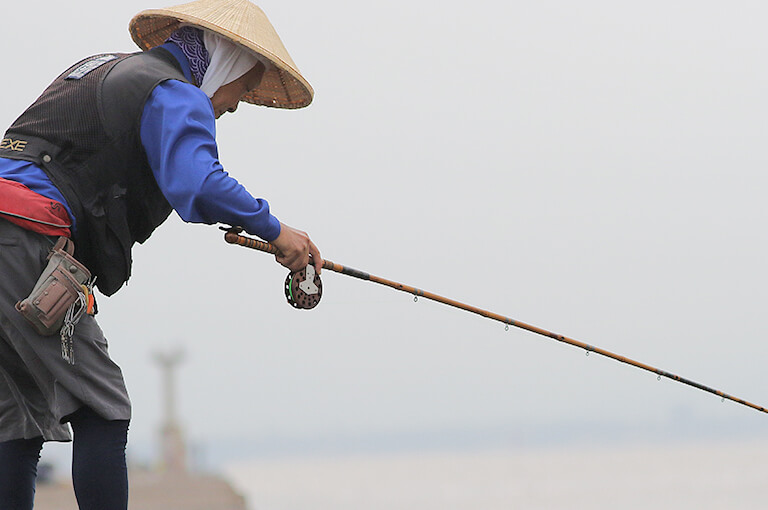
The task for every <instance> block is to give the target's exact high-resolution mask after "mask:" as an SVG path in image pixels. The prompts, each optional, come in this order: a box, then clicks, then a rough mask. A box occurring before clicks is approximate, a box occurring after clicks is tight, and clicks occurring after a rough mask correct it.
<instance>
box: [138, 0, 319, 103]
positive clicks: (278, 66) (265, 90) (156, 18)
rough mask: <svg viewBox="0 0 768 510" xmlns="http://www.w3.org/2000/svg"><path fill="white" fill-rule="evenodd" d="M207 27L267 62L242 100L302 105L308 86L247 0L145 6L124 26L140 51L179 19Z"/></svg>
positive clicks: (163, 36) (309, 93) (160, 38)
mask: <svg viewBox="0 0 768 510" xmlns="http://www.w3.org/2000/svg"><path fill="white" fill-rule="evenodd" d="M182 23H183V24H185V25H193V26H197V27H199V28H203V29H205V30H210V31H212V32H215V33H217V34H219V35H222V36H224V37H226V38H227V39H230V40H231V41H233V42H234V43H236V44H238V45H240V46H242V47H244V48H246V49H248V50H250V51H251V52H253V53H256V54H258V55H261V56H263V57H265V58H267V59H268V60H269V61H271V62H272V64H273V67H271V68H270V69H269V70H268V71H267V72H266V73H265V74H264V78H263V79H262V80H261V85H259V88H257V89H255V90H252V91H251V92H249V93H248V94H247V95H246V96H245V97H243V101H247V102H249V103H253V104H260V105H264V106H272V107H275V108H302V107H304V106H307V105H308V104H309V103H311V102H312V97H313V95H314V91H313V90H312V87H311V86H310V85H309V83H308V82H307V80H305V79H304V77H303V76H302V75H301V73H299V70H298V68H297V67H296V64H294V63H293V60H292V59H291V56H290V55H289V54H288V51H287V50H286V49H285V46H283V43H282V41H281V40H280V37H278V35H277V32H275V29H274V28H273V27H272V24H271V23H270V22H269V20H268V19H267V16H266V15H265V14H264V12H263V11H262V10H261V9H259V8H258V7H257V6H255V5H253V4H252V3H251V2H249V1H248V0H197V1H195V2H190V3H187V4H182V5H177V6H174V7H168V8H167V9H149V10H145V11H142V12H140V13H139V14H137V15H136V16H134V18H133V19H132V20H131V23H130V25H129V27H128V29H129V30H130V32H131V37H133V40H134V42H135V43H136V44H138V45H139V47H140V48H141V49H142V50H148V49H150V48H154V47H155V46H159V45H161V44H163V43H164V42H165V41H166V39H168V37H169V36H170V35H171V34H172V33H173V31H174V30H176V29H177V28H178V27H179V26H180V25H181V24H182Z"/></svg>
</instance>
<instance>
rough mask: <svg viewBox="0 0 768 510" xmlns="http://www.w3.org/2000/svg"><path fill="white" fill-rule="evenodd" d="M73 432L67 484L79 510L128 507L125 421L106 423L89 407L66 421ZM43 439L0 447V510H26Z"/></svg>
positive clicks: (112, 509) (117, 509)
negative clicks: (70, 473)
mask: <svg viewBox="0 0 768 510" xmlns="http://www.w3.org/2000/svg"><path fill="white" fill-rule="evenodd" d="M68 419H69V422H70V423H71V425H72V430H73V432H74V441H73V443H72V482H73V484H74V487H75V496H76V497H77V504H78V506H79V507H80V510H125V509H127V508H128V469H127V467H126V462H125V445H126V443H127V441H128V423H129V422H128V420H115V421H109V420H105V419H104V418H102V417H100V416H99V415H97V414H96V413H95V412H93V411H92V410H91V409H90V408H88V407H82V408H80V409H79V410H78V411H77V412H75V413H74V414H72V415H71V416H70V417H69V418H68ZM42 447H43V439H42V438H40V437H37V438H34V439H16V440H13V441H6V442H0V508H2V509H3V510H31V509H32V506H33V504H34V499H35V480H36V478H37V463H38V461H39V460H40V451H41V450H42Z"/></svg>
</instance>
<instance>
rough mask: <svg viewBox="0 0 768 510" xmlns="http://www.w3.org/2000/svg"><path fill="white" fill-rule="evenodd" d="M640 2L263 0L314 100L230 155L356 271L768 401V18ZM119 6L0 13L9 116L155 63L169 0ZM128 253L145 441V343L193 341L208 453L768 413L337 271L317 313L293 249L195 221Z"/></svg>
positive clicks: (117, 302) (236, 127)
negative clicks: (86, 79)
mask: <svg viewBox="0 0 768 510" xmlns="http://www.w3.org/2000/svg"><path fill="white" fill-rule="evenodd" d="M171 3H173V2H171ZM632 4H633V5H627V3H626V2H609V1H596V0H585V1H582V2H569V1H564V0H562V1H539V2H518V1H508V2H499V1H496V2H488V1H475V2H446V1H436V0H416V1H414V0H409V1H403V0H394V1H390V2H386V3H383V4H377V5H374V4H371V3H369V2H342V1H338V0H329V1H326V2H310V1H305V0H302V1H284V0H283V1H276V0H265V1H263V2H261V3H260V4H259V5H260V6H261V7H262V8H263V9H264V11H265V12H266V14H267V15H268V16H269V18H270V19H271V21H272V23H273V24H274V25H275V27H276V29H277V31H278V33H279V34H280V35H281V38H282V39H283V42H284V43H285V46H286V47H287V48H288V51H289V52H290V53H291V56H292V57H293V59H294V61H295V62H296V64H297V65H298V67H299V69H300V70H301V71H302V73H303V74H304V75H305V77H306V78H307V80H308V81H309V82H310V83H311V84H312V86H313V87H314V90H315V93H316V94H315V100H314V103H313V104H312V105H311V106H310V107H309V108H306V109H303V110H298V111H279V110H270V109H266V108H261V107H255V106H250V105H243V106H241V108H240V110H239V111H238V112H237V113H236V114H234V115H225V116H224V117H223V118H222V119H220V120H219V122H218V140H219V146H220V156H221V161H222V163H223V165H224V166H225V168H226V169H227V170H228V171H229V172H230V173H232V174H233V175H234V176H235V177H237V178H238V179H239V180H240V181H241V182H242V183H243V184H244V185H245V186H246V187H247V188H248V189H249V190H250V191H251V192H252V193H253V194H254V195H256V196H260V197H264V198H266V199H268V200H269V202H270V204H271V206H272V210H273V212H274V213H275V214H276V215H277V216H278V218H280V219H281V220H282V221H283V222H285V223H288V224H290V225H293V226H296V227H299V228H302V229H304V230H306V231H308V232H309V233H310V235H311V236H312V238H313V240H314V241H315V242H316V243H317V245H318V246H319V247H320V249H321V251H322V253H323V255H324V256H325V257H327V258H329V259H331V260H333V261H334V262H338V263H341V264H345V265H349V266H352V267H355V268H358V269H361V270H364V271H368V272H370V273H373V274H377V275H379V276H382V277H385V278H389V279H393V280H397V281H401V282H404V283H406V284H409V285H414V286H417V287H420V288H423V289H426V290H430V291H432V292H436V293H438V294H443V295H446V296H448V297H451V298H453V299H457V300H460V301H464V302H467V303H470V304H473V305H475V306H479V307H483V308H487V309H490V310H492V311H495V312H498V313H501V314H504V315H507V316H510V317H512V318H515V319H519V320H522V321H525V322H528V323H532V324H535V325H538V326H541V327H544V328H547V329H550V330H554V331H556V332H558V333H562V334H565V335H568V336H571V337H573V338H576V339H578V340H581V341H584V342H588V343H591V344H594V345H597V346H599V347H602V348H605V349H609V350H612V351H615V352H618V353H621V354H624V355H626V356H629V357H632V358H634V359H637V360H639V361H642V362H645V363H648V364H651V365H655V366H657V367H659V368H662V369H665V370H668V371H671V372H674V373H678V374H680V375H682V376H684V377H687V378H690V379H693V380H695V381H698V382H701V383H704V384H707V385H710V386H714V387H716V388H718V389H721V390H723V391H725V392H727V393H731V394H734V395H737V396H739V397H742V398H744V399H747V400H750V401H753V402H755V403H757V404H761V405H768V390H767V389H766V388H767V386H766V375H765V368H764V367H765V360H766V359H768V342H766V336H768V335H767V333H768V324H766V321H765V318H766V314H765V312H764V310H765V306H766V303H768V285H767V283H768V281H767V280H768V271H766V269H765V260H766V258H768V233H767V232H766V228H765V227H766V225H767V224H768V205H767V204H766V201H765V199H764V193H765V189H766V185H768V176H767V175H766V172H765V168H766V163H768V161H767V160H768V157H767V156H766V151H765V140H766V135H768V132H767V130H766V125H767V124H766V118H768V100H767V99H766V93H765V91H766V87H767V86H768V70H767V67H766V65H765V54H766V35H765V24H764V20H765V18H766V16H768V6H766V4H765V3H764V2H757V1H739V2H728V3H724V2H714V1H700V0H699V1H696V2H694V1H674V2H669V1H664V2H661V1H655V0H652V1H646V2H642V3H639V2H633V3H632ZM105 5H106V4H104V2H96V1H92V0H74V1H73V2H66V3H62V2H51V1H35V0H30V1H27V2H24V3H23V4H20V5H18V6H17V7H16V17H14V16H11V15H9V14H8V13H6V14H5V15H4V16H2V18H0V41H2V46H3V47H4V55H5V60H4V62H5V64H4V66H3V68H4V69H5V71H4V76H5V79H4V80H3V85H2V87H3V94H2V101H0V124H2V125H3V126H7V125H9V124H10V123H11V122H12V121H13V120H14V119H15V118H16V116H17V115H18V114H19V113H21V111H22V110H23V109H24V108H25V107H26V106H27V105H28V104H29V103H30V102H31V101H33V100H34V99H35V97H37V95H38V94H39V93H40V92H41V91H42V89H43V88H44V87H45V86H46V85H47V84H48V83H49V82H50V81H51V79H52V78H53V77H54V76H55V75H56V74H58V73H59V72H60V71H62V70H63V69H65V68H66V67H68V66H69V65H70V64H71V63H73V62H74V61H76V60H78V59H80V58H82V57H84V56H86V55H89V54H92V53H98V52H103V51H134V45H133V43H132V41H131V39H130V36H129V34H128V31H127V25H128V21H129V20H130V18H131V17H132V16H133V15H134V14H136V13H137V12H139V11H140V10H142V9H146V8H155V7H165V6H166V4H165V3H162V2H161V3H160V4H158V3H155V2H149V1H145V0H127V1H121V2H112V3H110V4H109V6H108V8H107V7H105ZM134 257H135V263H134V271H133V273H134V276H133V278H132V279H131V281H130V283H129V285H128V286H127V287H126V288H124V289H123V290H121V291H120V292H119V293H118V294H117V295H116V296H114V297H112V298H108V299H107V298H102V299H100V301H99V304H100V314H99V319H100V323H101V325H102V328H103V329H104V330H105V332H106V335H107V338H108V339H109V341H110V350H111V354H112V356H113V357H114V359H115V360H116V361H117V362H118V363H119V364H120V365H121V366H122V368H123V371H124V373H125V377H126V380H127V383H128V387H129V391H130V393H131V396H132V399H133V402H134V419H133V422H132V426H131V437H132V441H133V444H135V445H137V446H136V447H137V448H140V447H141V445H146V444H150V443H151V442H152V441H154V440H155V437H156V430H157V427H158V424H159V420H160V392H159V389H160V386H159V384H160V382H159V381H160V378H159V371H158V369H157V367H156V365H155V364H154V363H153V361H152V353H153V352H155V351H157V350H164V349H168V348H171V347H175V346H183V347H184V349H185V350H186V352H187V361H186V362H185V364H184V365H182V367H181V369H180V372H179V374H178V381H179V383H180V386H181V388H182V393H181V395H180V400H181V401H180V411H181V414H182V416H183V418H184V419H185V420H187V424H186V431H187V433H188V435H189V437H190V439H191V440H192V441H193V442H195V443H196V444H199V445H202V447H203V448H210V447H211V446H206V445H215V444H216V443H217V442H220V441H235V440H244V442H243V443H242V444H243V445H244V446H243V447H244V448H245V447H247V445H248V444H249V443H254V444H255V443H258V444H268V443H270V442H282V443H285V442H291V441H294V440H295V441H296V442H297V443H302V442H307V443H312V442H313V441H315V442H316V441H319V440H320V439H321V438H329V437H333V438H336V440H337V441H339V442H340V443H341V445H342V446H343V445H344V443H345V442H347V441H348V442H349V444H353V443H354V442H355V441H357V440H359V439H360V438H366V437H370V438H376V437H399V436H409V435H410V436H413V435H419V434H422V435H423V436H424V437H425V438H426V439H425V441H427V442H429V441H434V440H435V438H439V437H440V435H441V434H444V435H445V436H446V437H453V435H457V434H460V433H461V434H469V435H472V434H475V435H477V436H483V435H488V434H495V437H497V438H499V440H500V441H505V440H508V441H510V442H512V441H519V440H520V438H519V437H518V436H517V435H516V434H518V433H519V431H520V430H531V429H535V428H540V429H541V430H543V431H547V430H552V431H557V430H565V429H567V428H569V427H573V428H578V427H581V428H584V427H594V429H595V430H605V431H606V433H610V431H617V430H622V429H628V428H631V429H632V430H635V431H636V432H635V434H636V435H637V436H638V437H639V438H640V439H643V438H644V434H645V433H644V432H643V430H656V431H658V430H659V429H664V430H666V431H668V432H669V433H670V434H673V435H675V436H684V435H686V434H687V433H688V431H689V430H690V429H691V428H693V427H703V428H705V429H707V430H711V431H712V433H713V434H721V435H723V436H725V435H731V434H740V435H741V434H744V433H746V432H747V431H749V432H750V433H753V432H755V431H760V430H764V429H765V425H766V423H768V422H766V421H765V420H766V419H767V418H766V417H765V416H764V415H761V414H760V413H758V412H756V411H753V410H750V409H747V408H745V407H742V406H739V405H737V404H733V403H729V402H727V403H725V404H721V403H720V402H719V399H718V398H717V397H715V396H712V395H708V394H706V393H703V392H700V391H697V390H694V389H692V388H688V387H686V386H683V385H680V384H677V383H674V382H671V381H668V380H663V381H662V382H657V381H656V377H655V376H654V375H653V374H650V373H647V372H643V371H640V370H637V369H635V368H632V367H629V366H626V365H621V364H619V363H616V362H614V361H611V360H608V359H605V358H601V357H599V356H596V355H592V356H589V357H585V356H584V352H583V351H580V350H577V349H574V348H572V347H569V346H566V345H562V344H559V343H557V342H554V341H552V340H549V339H546V338H543V337H538V336H536V335H533V334H531V333H527V332H525V331H520V330H515V329H513V330H510V331H505V330H504V326H503V325H502V324H499V323H494V322H492V321H489V320H487V319H483V318H481V317H478V316H473V315H470V314H467V313H466V312H462V311H459V310H455V309H452V308H448V307H446V306H443V305H439V304H437V303H431V302H428V301H425V300H420V301H419V302H418V303H416V304H414V303H413V299H412V297H411V296H409V295H407V294H402V293H398V292H396V291H393V290H390V289H387V288H385V287H380V286H376V285H374V284H370V283H365V282H360V281H358V280H353V279H350V278H348V277H345V276H341V275H337V274H334V273H330V272H326V273H324V278H323V282H324V290H325V293H324V297H323V301H322V303H321V304H320V305H319V307H318V308H316V309H315V310H313V311H296V310H294V309H292V308H291V307H289V306H288V305H287V304H286V303H285V299H284V297H283V289H282V286H283V281H284V279H285V276H286V271H285V270H284V269H283V268H282V267H281V266H279V265H277V264H276V263H275V262H274V260H272V259H271V257H270V256H268V255H264V254H260V253H258V252H253V251H250V250H245V249H242V248H239V247H233V246H229V245H227V244H225V243H224V241H223V240H222V235H221V233H220V232H219V231H218V230H216V228H215V227H208V226H200V225H186V224H184V223H182V222H181V220H180V219H179V218H178V216H176V215H173V216H172V217H171V218H170V219H169V221H168V222H167V223H166V224H165V225H164V226H163V227H162V228H161V229H159V230H158V231H157V232H156V233H155V235H153V237H152V238H151V239H150V240H149V241H148V242H147V243H146V244H145V245H144V246H140V247H139V248H137V249H135V250H134ZM553 433H554V432H553ZM648 434H650V432H649V433H648ZM649 437H650V436H649ZM595 438H596V439H597V440H599V435H598V434H597V433H596V435H595Z"/></svg>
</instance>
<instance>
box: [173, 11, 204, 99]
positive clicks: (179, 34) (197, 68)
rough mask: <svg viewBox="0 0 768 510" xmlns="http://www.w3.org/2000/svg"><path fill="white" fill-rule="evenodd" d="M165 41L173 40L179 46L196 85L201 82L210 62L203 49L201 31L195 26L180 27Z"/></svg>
mask: <svg viewBox="0 0 768 510" xmlns="http://www.w3.org/2000/svg"><path fill="white" fill-rule="evenodd" d="M166 42H173V43H176V45H177V46H178V47H179V48H181V51H182V52H184V56H185V57H187V61H189V68H190V70H191V71H192V76H194V77H195V80H196V81H197V86H198V87H199V86H200V84H202V83H203V76H205V71H206V70H207V69H208V64H210V63H211V57H210V56H209V55H208V50H207V49H205V43H204V42H203V31H202V30H200V29H199V28H195V27H190V26H186V27H181V28H179V29H177V30H176V31H174V32H173V33H172V34H171V36H170V37H169V38H168V39H167V40H166Z"/></svg>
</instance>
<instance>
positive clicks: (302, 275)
mask: <svg viewBox="0 0 768 510" xmlns="http://www.w3.org/2000/svg"><path fill="white" fill-rule="evenodd" d="M221 230H225V231H226V234H224V240H225V241H226V242H228V243H230V244H236V245H240V246H244V247H246V248H251V249H254V250H258V251H262V252H265V253H271V254H272V255H276V254H277V253H278V249H277V248H276V247H275V246H274V245H272V244H269V243H266V242H264V241H259V240H257V239H253V238H251V237H246V236H243V235H241V234H240V232H242V229H241V228H239V227H230V228H224V227H221ZM323 269H327V270H329V271H333V272H336V273H341V274H343V275H347V276H351V277H353V278H358V279H360V280H365V281H369V282H374V283H378V284H380V285H385V286H387V287H391V288H393V289H396V290H399V291H402V292H407V293H409V294H413V295H414V300H416V299H418V298H420V297H421V298H425V299H430V300H432V301H437V302H438V303H443V304H445V305H448V306H452V307H454V308H460V309H461V310H465V311H467V312H471V313H475V314H477V315H481V316H483V317H486V318H488V319H492V320H495V321H499V322H502V323H504V324H505V328H506V329H509V326H514V327H516V328H520V329H524V330H527V331H530V332H532V333H536V334H538V335H542V336H545V337H548V338H552V339H554V340H557V341H558V342H562V343H566V344H569V345H572V346H574V347H578V348H580V349H584V350H585V351H587V355H589V353H591V352H594V353H597V354H600V355H602V356H605V357H607V358H611V359H614V360H616V361H620V362H621V363H626V364H628V365H632V366H633V367H637V368H640V369H642V370H647V371H648V372H652V373H654V374H656V375H657V378H658V379H659V380H661V378H662V377H666V378H667V379H671V380H673V381H676V382H679V383H682V384H686V385H688V386H692V387H694V388H696V389H699V390H702V391H706V392H708V393H712V394H714V395H717V396H719V397H720V398H722V399H723V400H726V399H727V400H731V401H733V402H736V403H738V404H742V405H745V406H747V407H751V408H752V409H756V410H757V411H761V412H764V413H768V409H766V408H765V407H763V406H759V405H757V404H753V403H751V402H747V401H746V400H743V399H740V398H738V397H734V396H733V395H729V394H727V393H723V392H722V391H720V390H716V389H714V388H710V387H709V386H705V385H703V384H700V383H698V382H695V381H692V380H690V379H686V378H684V377H680V376H679V375H676V374H673V373H671V372H667V371H666V370H661V369H659V368H656V367H653V366H651V365H647V364H645V363H641V362H639V361H635V360H633V359H631V358H627V357H626V356H622V355H620V354H616V353H613V352H611V351H607V350H605V349H601V348H600V347H595V346H594V345H590V344H587V343H584V342H580V341H578V340H574V339H573V338H568V337H567V336H563V335H560V334H557V333H553V332H551V331H547V330H546V329H543V328H540V327H537V326H533V325H531V324H526V323H525V322H522V321H518V320H514V319H511V318H509V317H506V316H504V315H499V314H497V313H494V312H490V311H488V310H483V309H482V308H477V307H475V306H471V305H468V304H465V303H461V302H459V301H455V300H453V299H449V298H446V297H443V296H440V295H437V294H433V293H432V292H427V291H425V290H421V289H418V288H416V287H411V286H410V285H405V284H402V283H398V282H395V281H392V280H387V279H385V278H381V277H379V276H375V275H372V274H369V273H366V272H363V271H359V270H357V269H353V268H351V267H347V266H342V265H341V264H336V263H335V262H331V261H330V260H328V259H325V260H323ZM322 291H323V287H322V282H321V280H320V275H318V274H316V273H315V270H314V267H313V266H312V265H311V264H310V265H309V266H307V268H306V269H302V270H301V271H298V272H295V273H291V274H289V275H288V277H287V278H286V280H285V297H286V299H287V300H288V303H289V304H291V305H292V306H293V307H294V308H298V309H304V310H308V309H312V308H314V307H315V306H317V304H318V303H319V302H320V298H321V297H322Z"/></svg>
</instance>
